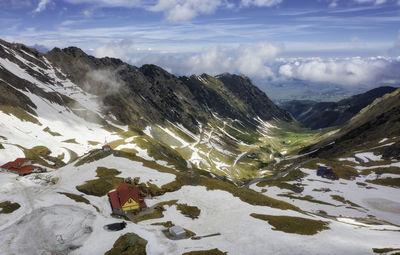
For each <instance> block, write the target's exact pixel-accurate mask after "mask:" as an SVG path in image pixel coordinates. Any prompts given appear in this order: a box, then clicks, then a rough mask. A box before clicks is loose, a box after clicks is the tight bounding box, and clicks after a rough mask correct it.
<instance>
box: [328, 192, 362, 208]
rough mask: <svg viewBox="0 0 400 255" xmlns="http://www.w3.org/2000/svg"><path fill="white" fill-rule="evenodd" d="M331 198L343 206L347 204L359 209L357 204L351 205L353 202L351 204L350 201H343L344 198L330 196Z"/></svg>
mask: <svg viewBox="0 0 400 255" xmlns="http://www.w3.org/2000/svg"><path fill="white" fill-rule="evenodd" d="M331 198H332V199H333V200H336V201H339V202H341V203H343V204H348V205H350V206H353V207H361V206H359V205H358V204H356V203H353V202H351V201H349V200H347V199H345V198H344V197H342V196H339V195H331Z"/></svg>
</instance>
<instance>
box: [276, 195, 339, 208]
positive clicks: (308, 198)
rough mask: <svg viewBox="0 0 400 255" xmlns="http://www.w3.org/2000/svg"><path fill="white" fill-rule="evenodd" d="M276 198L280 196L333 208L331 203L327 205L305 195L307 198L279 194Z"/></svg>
mask: <svg viewBox="0 0 400 255" xmlns="http://www.w3.org/2000/svg"><path fill="white" fill-rule="evenodd" d="M278 196H280V197H288V198H291V199H297V200H303V201H308V202H311V203H316V204H321V205H330V206H335V205H334V204H331V203H327V202H324V201H321V200H316V199H314V198H313V197H312V196H310V195H307V196H304V197H298V196H293V195H291V194H279V195H278Z"/></svg>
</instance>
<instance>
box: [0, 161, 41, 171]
mask: <svg viewBox="0 0 400 255" xmlns="http://www.w3.org/2000/svg"><path fill="white" fill-rule="evenodd" d="M29 160H30V159H28V158H17V159H16V160H14V161H11V162H8V163H6V164H4V165H2V166H1V168H4V169H7V170H9V171H12V172H16V173H18V174H19V175H25V174H28V173H30V172H32V171H33V170H35V169H37V168H39V167H38V166H33V165H26V166H23V167H22V165H23V164H24V163H26V162H27V161H29Z"/></svg>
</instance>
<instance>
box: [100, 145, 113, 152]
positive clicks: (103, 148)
mask: <svg viewBox="0 0 400 255" xmlns="http://www.w3.org/2000/svg"><path fill="white" fill-rule="evenodd" d="M101 149H102V150H103V151H111V146H110V145H108V144H106V145H103V147H101Z"/></svg>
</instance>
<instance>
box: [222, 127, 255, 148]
mask: <svg viewBox="0 0 400 255" xmlns="http://www.w3.org/2000/svg"><path fill="white" fill-rule="evenodd" d="M225 131H226V132H227V133H228V134H229V135H231V136H233V137H235V138H236V139H237V140H239V141H242V142H245V143H247V144H255V143H258V142H259V138H260V137H261V134H260V133H258V132H256V131H253V130H246V131H244V132H243V131H241V130H238V129H236V128H232V127H231V126H229V125H226V126H225Z"/></svg>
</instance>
